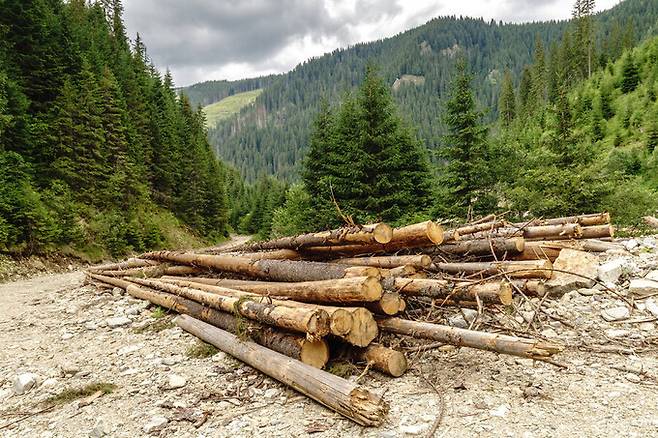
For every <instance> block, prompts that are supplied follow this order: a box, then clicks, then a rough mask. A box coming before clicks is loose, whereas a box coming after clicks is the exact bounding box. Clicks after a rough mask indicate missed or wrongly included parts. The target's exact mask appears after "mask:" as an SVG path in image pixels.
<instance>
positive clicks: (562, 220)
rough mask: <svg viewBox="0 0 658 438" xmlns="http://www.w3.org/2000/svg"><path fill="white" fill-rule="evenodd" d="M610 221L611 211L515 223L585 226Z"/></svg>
mask: <svg viewBox="0 0 658 438" xmlns="http://www.w3.org/2000/svg"><path fill="white" fill-rule="evenodd" d="M609 223H610V214H609V213H593V214H581V215H579V216H566V217H556V218H552V219H537V220H532V221H529V222H518V223H515V224H514V226H516V227H525V226H527V225H560V224H578V225H580V226H583V227H590V226H592V225H605V224H609Z"/></svg>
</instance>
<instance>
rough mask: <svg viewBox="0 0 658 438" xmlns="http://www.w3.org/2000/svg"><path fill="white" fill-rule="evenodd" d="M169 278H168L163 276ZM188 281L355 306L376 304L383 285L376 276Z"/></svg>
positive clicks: (305, 300) (316, 301) (191, 279)
mask: <svg viewBox="0 0 658 438" xmlns="http://www.w3.org/2000/svg"><path fill="white" fill-rule="evenodd" d="M164 279H170V277H164ZM174 280H187V281H189V282H195V283H204V284H209V285H214V286H220V287H225V288H229V289H237V290H241V291H244V292H252V293H255V294H258V295H267V296H272V297H287V298H290V299H293V300H297V301H304V302H312V303H338V304H356V303H363V302H373V301H378V300H379V299H381V298H382V293H383V289H382V285H381V283H380V282H379V280H377V279H376V278H375V277H354V278H343V279H339V280H325V281H306V282H300V283H274V282H266V281H248V280H230V279H219V278H199V277H190V278H184V279H180V278H178V279H174Z"/></svg>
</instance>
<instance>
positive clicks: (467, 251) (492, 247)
mask: <svg viewBox="0 0 658 438" xmlns="http://www.w3.org/2000/svg"><path fill="white" fill-rule="evenodd" d="M525 245H526V242H525V239H524V238H523V237H512V238H497V239H490V240H489V239H481V240H461V241H459V242H455V243H451V244H443V245H441V246H439V247H436V248H432V249H430V250H429V251H428V253H431V254H441V253H447V254H452V255H463V256H467V255H473V256H478V257H486V256H491V255H494V254H495V255H496V256H504V255H505V254H519V253H521V252H523V250H524V248H525Z"/></svg>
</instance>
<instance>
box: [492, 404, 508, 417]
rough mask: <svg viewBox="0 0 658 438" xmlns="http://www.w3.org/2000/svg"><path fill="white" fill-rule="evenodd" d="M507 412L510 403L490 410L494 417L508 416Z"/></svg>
mask: <svg viewBox="0 0 658 438" xmlns="http://www.w3.org/2000/svg"><path fill="white" fill-rule="evenodd" d="M507 412H509V406H508V405H500V406H498V407H497V408H496V409H492V410H490V411H489V415H491V416H492V417H500V418H504V417H506V416H507Z"/></svg>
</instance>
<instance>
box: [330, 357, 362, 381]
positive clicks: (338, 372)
mask: <svg viewBox="0 0 658 438" xmlns="http://www.w3.org/2000/svg"><path fill="white" fill-rule="evenodd" d="M358 370H359V369H358V368H357V367H355V366H354V365H353V364H351V363H350V362H347V361H344V360H335V361H332V362H330V363H329V365H328V366H327V372H329V373H331V374H333V375H335V376H338V377H342V378H344V379H347V378H348V377H352V376H353V375H354V373H355V372H356V371H358Z"/></svg>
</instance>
